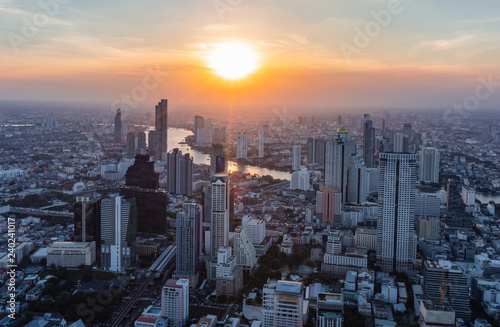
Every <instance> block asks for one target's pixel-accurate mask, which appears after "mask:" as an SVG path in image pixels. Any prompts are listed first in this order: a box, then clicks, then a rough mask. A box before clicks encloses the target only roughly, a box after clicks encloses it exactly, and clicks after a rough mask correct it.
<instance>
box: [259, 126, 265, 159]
mask: <svg viewBox="0 0 500 327" xmlns="http://www.w3.org/2000/svg"><path fill="white" fill-rule="evenodd" d="M264 142H265V136H264V131H260V132H259V158H264Z"/></svg>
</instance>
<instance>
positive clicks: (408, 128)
mask: <svg viewBox="0 0 500 327" xmlns="http://www.w3.org/2000/svg"><path fill="white" fill-rule="evenodd" d="M403 134H404V135H406V136H407V137H408V142H411V139H412V137H413V134H412V131H411V124H410V123H404V124H403Z"/></svg>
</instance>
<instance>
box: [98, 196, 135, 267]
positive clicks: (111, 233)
mask: <svg viewBox="0 0 500 327" xmlns="http://www.w3.org/2000/svg"><path fill="white" fill-rule="evenodd" d="M136 236H137V208H136V205H135V200H134V199H124V198H123V197H122V196H115V197H111V198H104V199H102V200H101V267H102V268H103V269H106V270H110V271H116V272H124V271H125V269H126V268H128V267H130V266H131V265H132V264H134V262H135V241H136Z"/></svg>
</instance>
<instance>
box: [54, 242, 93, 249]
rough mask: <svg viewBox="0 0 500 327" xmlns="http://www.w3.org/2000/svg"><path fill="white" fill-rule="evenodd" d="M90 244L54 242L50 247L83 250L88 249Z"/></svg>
mask: <svg viewBox="0 0 500 327" xmlns="http://www.w3.org/2000/svg"><path fill="white" fill-rule="evenodd" d="M91 244H92V243H91V242H54V243H53V244H52V245H51V247H53V248H72V249H84V248H86V247H89V246H90V245H91Z"/></svg>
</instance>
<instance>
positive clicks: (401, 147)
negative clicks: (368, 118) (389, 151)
mask: <svg viewBox="0 0 500 327" xmlns="http://www.w3.org/2000/svg"><path fill="white" fill-rule="evenodd" d="M408 151H409V141H408V136H407V135H406V134H404V133H396V134H394V152H396V153H408Z"/></svg>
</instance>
